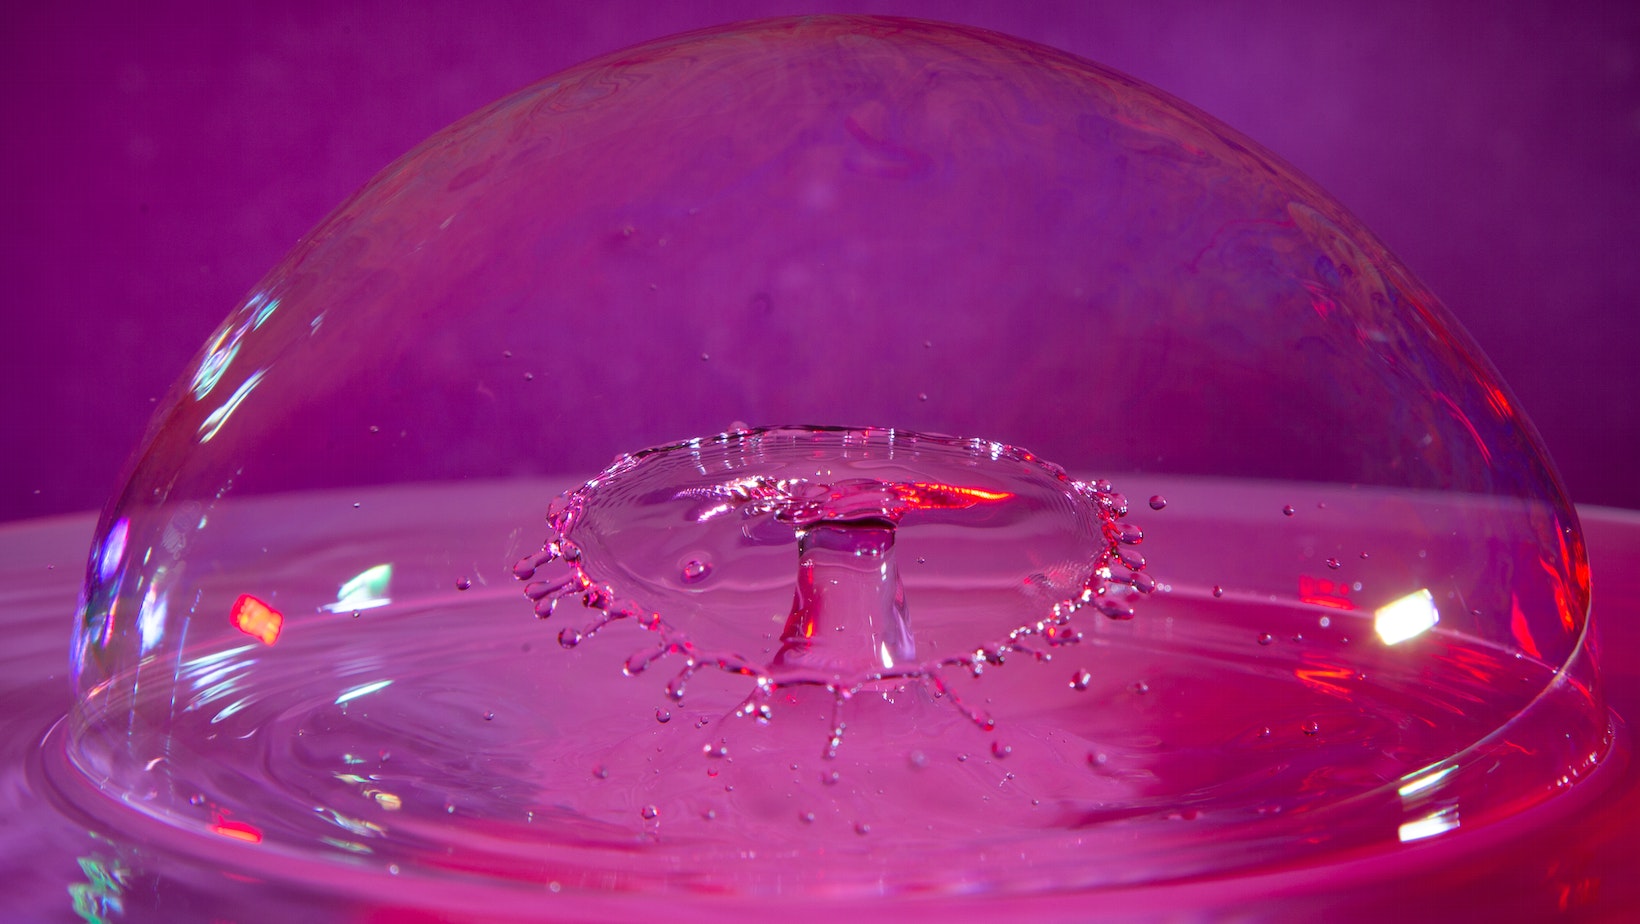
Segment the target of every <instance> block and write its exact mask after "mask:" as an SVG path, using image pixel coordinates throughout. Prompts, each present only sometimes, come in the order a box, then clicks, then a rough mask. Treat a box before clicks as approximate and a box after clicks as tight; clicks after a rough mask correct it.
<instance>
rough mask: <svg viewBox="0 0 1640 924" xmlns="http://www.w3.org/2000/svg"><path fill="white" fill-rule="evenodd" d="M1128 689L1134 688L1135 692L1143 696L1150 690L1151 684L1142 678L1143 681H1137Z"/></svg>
mask: <svg viewBox="0 0 1640 924" xmlns="http://www.w3.org/2000/svg"><path fill="white" fill-rule="evenodd" d="M1128 689H1130V690H1132V691H1133V692H1134V693H1135V694H1137V695H1139V696H1143V695H1145V694H1146V693H1149V692H1150V684H1148V683H1145V682H1144V681H1143V680H1141V681H1139V682H1137V683H1135V684H1134V685H1133V686H1131V687H1129V688H1128Z"/></svg>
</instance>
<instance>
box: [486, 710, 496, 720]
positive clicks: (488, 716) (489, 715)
mask: <svg viewBox="0 0 1640 924" xmlns="http://www.w3.org/2000/svg"><path fill="white" fill-rule="evenodd" d="M484 721H486V722H494V721H495V713H493V712H486V713H484Z"/></svg>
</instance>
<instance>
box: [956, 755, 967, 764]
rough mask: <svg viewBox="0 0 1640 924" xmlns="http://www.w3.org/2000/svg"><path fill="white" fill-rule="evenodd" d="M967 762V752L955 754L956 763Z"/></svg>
mask: <svg viewBox="0 0 1640 924" xmlns="http://www.w3.org/2000/svg"><path fill="white" fill-rule="evenodd" d="M967 762H968V755H967V754H958V755H957V763H959V764H961V763H967Z"/></svg>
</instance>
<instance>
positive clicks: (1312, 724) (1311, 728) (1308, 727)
mask: <svg viewBox="0 0 1640 924" xmlns="http://www.w3.org/2000/svg"><path fill="white" fill-rule="evenodd" d="M1303 727H1304V734H1306V735H1309V736H1311V737H1314V736H1316V735H1319V734H1321V723H1320V722H1317V721H1316V720H1314V719H1311V720H1310V721H1308V722H1305V723H1304V726H1303Z"/></svg>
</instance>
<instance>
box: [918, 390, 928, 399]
mask: <svg viewBox="0 0 1640 924" xmlns="http://www.w3.org/2000/svg"><path fill="white" fill-rule="evenodd" d="M917 400H918V401H927V400H928V392H926V391H919V392H917Z"/></svg>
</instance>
